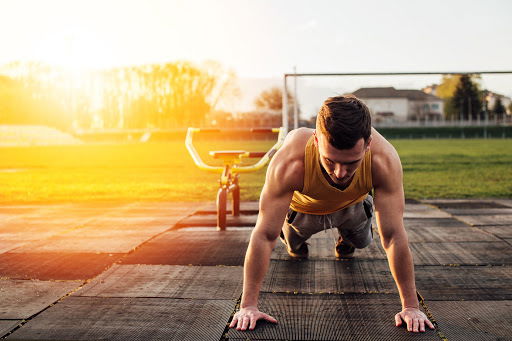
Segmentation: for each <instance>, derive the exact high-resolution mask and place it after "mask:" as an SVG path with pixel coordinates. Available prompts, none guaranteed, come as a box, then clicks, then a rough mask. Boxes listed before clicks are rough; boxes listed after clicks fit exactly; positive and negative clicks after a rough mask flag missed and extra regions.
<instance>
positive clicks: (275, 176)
mask: <svg viewBox="0 0 512 341" xmlns="http://www.w3.org/2000/svg"><path fill="white" fill-rule="evenodd" d="M287 154H288V153H287V151H286V148H285V147H283V148H282V149H281V150H280V151H279V152H278V153H276V155H275V156H274V158H273V159H272V161H271V163H270V165H269V167H268V170H267V176H266V179H265V185H264V186H263V190H262V192H261V196H260V210H259V215H258V220H257V221H256V226H255V228H254V230H253V232H252V235H251V240H250V242H249V246H248V248H247V253H246V256H245V262H244V286H243V294H242V301H241V304H240V311H238V312H237V313H236V314H235V315H234V316H233V320H232V322H231V324H230V325H229V327H230V328H233V327H235V326H236V328H237V329H238V330H246V329H247V328H249V329H251V330H252V329H254V328H255V327H256V322H257V321H258V320H259V319H265V320H267V321H270V322H274V323H276V322H277V320H276V319H275V318H273V317H272V316H270V315H267V314H265V313H263V312H260V311H259V310H258V297H259V292H260V288H261V284H262V282H263V279H264V277H265V274H266V273H267V270H268V266H269V262H270V256H271V254H272V250H273V248H274V246H275V243H276V240H277V238H278V237H279V233H280V232H281V228H282V226H283V223H284V219H285V218H286V214H287V212H288V208H289V206H290V202H291V199H292V196H293V192H294V190H295V189H297V188H298V185H299V184H300V185H302V182H301V181H302V180H301V179H302V178H301V177H300V175H301V168H300V167H301V164H300V162H293V161H292V162H290V161H289V155H287ZM302 173H303V172H302Z"/></svg>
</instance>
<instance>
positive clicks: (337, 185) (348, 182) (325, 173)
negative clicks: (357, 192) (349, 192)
mask: <svg viewBox="0 0 512 341" xmlns="http://www.w3.org/2000/svg"><path fill="white" fill-rule="evenodd" d="M318 164H319V165H320V169H321V170H322V174H323V176H324V177H325V178H326V179H327V182H328V183H329V185H331V186H332V187H334V188H337V189H339V190H341V191H344V190H345V189H347V187H348V186H350V184H351V183H352V180H353V179H354V175H352V177H351V178H350V180H349V181H347V183H346V184H343V185H339V184H337V183H335V182H334V181H333V180H332V179H331V177H330V176H329V174H328V173H327V171H326V170H325V168H324V166H322V163H321V162H320V161H318Z"/></svg>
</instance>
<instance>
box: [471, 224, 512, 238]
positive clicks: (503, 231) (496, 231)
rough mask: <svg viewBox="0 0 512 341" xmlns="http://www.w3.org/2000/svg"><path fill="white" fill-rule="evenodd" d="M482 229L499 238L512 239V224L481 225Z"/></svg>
mask: <svg viewBox="0 0 512 341" xmlns="http://www.w3.org/2000/svg"><path fill="white" fill-rule="evenodd" d="M478 228H479V229H480V230H482V231H485V232H487V233H490V234H493V235H495V236H496V237H499V238H505V239H511V238H512V225H502V226H480V227H478Z"/></svg>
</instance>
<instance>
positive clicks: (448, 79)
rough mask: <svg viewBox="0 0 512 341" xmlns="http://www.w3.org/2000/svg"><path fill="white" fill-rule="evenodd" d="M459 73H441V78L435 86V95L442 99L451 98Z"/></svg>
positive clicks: (458, 79)
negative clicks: (439, 82)
mask: <svg viewBox="0 0 512 341" xmlns="http://www.w3.org/2000/svg"><path fill="white" fill-rule="evenodd" d="M460 76H461V75H443V80H442V81H441V84H439V85H438V86H437V88H436V96H437V97H439V98H442V99H448V98H452V97H453V95H454V94H455V89H457V85H458V84H459V81H460Z"/></svg>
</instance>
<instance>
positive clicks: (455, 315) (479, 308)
mask: <svg viewBox="0 0 512 341" xmlns="http://www.w3.org/2000/svg"><path fill="white" fill-rule="evenodd" d="M427 304H428V309H429V310H430V311H431V312H432V315H433V316H434V318H435V319H436V321H437V322H438V323H439V330H440V331H441V333H442V334H443V335H444V336H445V337H446V338H447V339H448V340H450V341H486V340H493V341H494V340H495V341H498V340H500V341H504V340H512V301H459V302H450V301H437V302H430V303H427Z"/></svg>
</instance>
